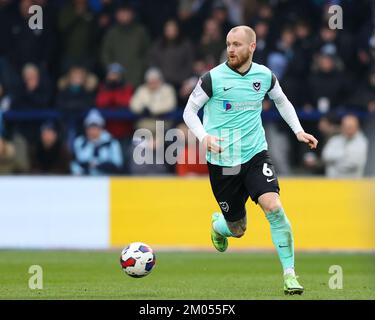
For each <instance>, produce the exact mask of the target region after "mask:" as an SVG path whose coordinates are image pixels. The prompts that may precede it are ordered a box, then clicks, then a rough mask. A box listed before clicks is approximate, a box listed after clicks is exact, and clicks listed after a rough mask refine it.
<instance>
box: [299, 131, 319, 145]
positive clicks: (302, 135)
mask: <svg viewBox="0 0 375 320" xmlns="http://www.w3.org/2000/svg"><path fill="white" fill-rule="evenodd" d="M297 139H298V141H301V142H304V143H307V144H308V145H309V147H310V149H316V146H317V145H318V140H316V139H315V137H314V136H313V135H311V134H308V133H306V132H303V131H301V132H298V133H297Z"/></svg>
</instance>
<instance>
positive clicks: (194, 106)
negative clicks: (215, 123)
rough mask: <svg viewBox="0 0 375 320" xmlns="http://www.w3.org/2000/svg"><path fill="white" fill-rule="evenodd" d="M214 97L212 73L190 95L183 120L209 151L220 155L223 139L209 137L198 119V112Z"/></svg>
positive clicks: (206, 75)
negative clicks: (220, 142) (219, 142)
mask: <svg viewBox="0 0 375 320" xmlns="http://www.w3.org/2000/svg"><path fill="white" fill-rule="evenodd" d="M211 96H212V84H211V76H210V73H209V72H207V73H206V74H205V75H204V76H203V77H202V78H201V79H199V81H198V83H197V85H196V86H195V88H194V90H193V92H192V93H191V94H190V97H189V100H188V102H187V104H186V107H185V110H184V114H183V118H184V121H185V123H186V125H187V126H188V128H189V129H190V130H191V131H192V132H193V134H194V135H195V136H196V137H197V138H198V140H199V141H200V142H202V143H203V145H204V146H205V147H206V149H207V150H208V151H211V152H214V153H218V152H222V148H221V147H220V146H219V145H218V143H217V142H218V141H221V140H222V139H221V138H219V137H215V136H212V135H209V134H208V133H207V132H206V130H205V129H204V127H203V125H202V122H201V120H200V119H199V117H198V111H199V110H200V109H201V108H202V107H203V106H204V105H205V104H206V102H207V101H208V100H209V99H210V98H211Z"/></svg>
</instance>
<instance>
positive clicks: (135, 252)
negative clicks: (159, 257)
mask: <svg viewBox="0 0 375 320" xmlns="http://www.w3.org/2000/svg"><path fill="white" fill-rule="evenodd" d="M155 261H156V258H155V254H154V251H153V250H152V248H151V247H150V246H149V245H147V244H145V243H142V242H133V243H131V244H129V245H128V246H127V247H126V248H124V249H123V250H122V252H121V257H120V263H121V267H122V270H124V272H125V273H126V274H127V275H129V276H130V277H133V278H142V277H144V276H146V275H148V274H149V273H150V272H151V270H152V269H153V268H154V266H155Z"/></svg>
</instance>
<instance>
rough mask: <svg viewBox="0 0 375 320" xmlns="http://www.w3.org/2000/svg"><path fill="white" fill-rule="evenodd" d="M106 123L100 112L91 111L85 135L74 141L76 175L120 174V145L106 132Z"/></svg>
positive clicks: (87, 119) (72, 168)
mask: <svg viewBox="0 0 375 320" xmlns="http://www.w3.org/2000/svg"><path fill="white" fill-rule="evenodd" d="M104 125H105V121H104V118H103V117H102V116H101V114H100V113H99V111H97V110H95V109H93V110H91V111H90V112H89V113H88V115H87V117H86V118H85V120H84V126H85V134H84V135H82V136H79V137H77V138H76V139H75V141H74V146H73V154H74V160H73V161H72V162H71V172H72V173H73V174H74V175H104V174H118V173H120V172H121V170H122V166H123V159H122V152H121V147H120V144H119V143H118V141H117V140H115V139H113V138H112V136H111V135H110V134H109V133H108V132H107V131H105V130H104V129H103V128H104Z"/></svg>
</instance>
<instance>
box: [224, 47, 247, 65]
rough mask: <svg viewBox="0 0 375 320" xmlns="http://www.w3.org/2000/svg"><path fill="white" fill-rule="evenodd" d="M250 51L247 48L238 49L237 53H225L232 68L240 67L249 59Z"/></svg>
mask: <svg viewBox="0 0 375 320" xmlns="http://www.w3.org/2000/svg"><path fill="white" fill-rule="evenodd" d="M250 56H251V54H250V52H249V51H248V50H244V51H243V52H242V51H239V52H237V53H227V59H228V64H229V65H230V66H231V68H233V69H239V68H241V67H242V66H243V65H244V64H245V63H246V62H247V61H249V59H250Z"/></svg>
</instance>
